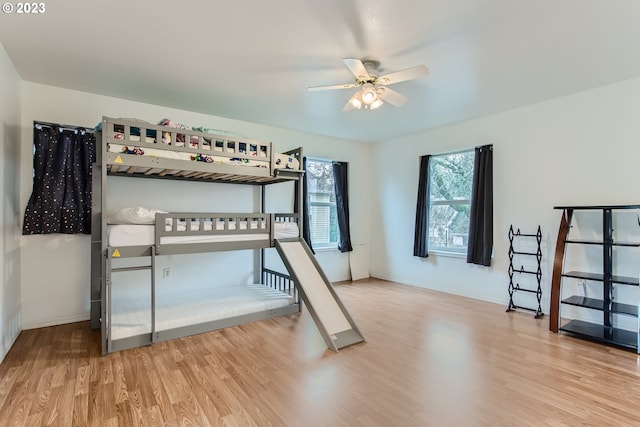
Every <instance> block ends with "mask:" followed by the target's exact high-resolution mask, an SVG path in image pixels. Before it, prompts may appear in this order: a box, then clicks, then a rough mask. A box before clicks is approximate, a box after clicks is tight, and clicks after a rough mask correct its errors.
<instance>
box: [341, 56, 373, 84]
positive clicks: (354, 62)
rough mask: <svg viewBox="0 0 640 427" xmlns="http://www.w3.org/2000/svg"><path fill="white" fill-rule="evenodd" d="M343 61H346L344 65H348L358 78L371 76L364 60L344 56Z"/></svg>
mask: <svg viewBox="0 0 640 427" xmlns="http://www.w3.org/2000/svg"><path fill="white" fill-rule="evenodd" d="M342 62H344V65H346V66H347V67H348V68H349V69H350V70H351V72H352V73H353V75H354V76H356V79H359V78H361V77H362V78H363V79H365V80H366V79H369V78H370V76H369V72H368V71H367V69H366V68H365V66H364V64H363V63H362V61H360V60H359V59H356V58H344V59H343V60H342Z"/></svg>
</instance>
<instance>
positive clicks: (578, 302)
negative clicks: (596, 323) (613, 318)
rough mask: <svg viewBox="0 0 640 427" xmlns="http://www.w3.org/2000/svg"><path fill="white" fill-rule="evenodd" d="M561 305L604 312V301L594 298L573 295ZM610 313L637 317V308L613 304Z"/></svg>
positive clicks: (617, 303) (629, 305)
mask: <svg viewBox="0 0 640 427" xmlns="http://www.w3.org/2000/svg"><path fill="white" fill-rule="evenodd" d="M562 303H563V304H569V305H574V306H576V307H585V308H590V309H593V310H600V311H603V310H604V301H603V300H601V299H596V298H587V297H581V296H578V295H574V296H571V297H569V298H566V299H564V300H562ZM611 312H612V313H617V314H628V315H630V316H635V317H638V306H636V305H631V304H622V303H619V302H614V303H613V304H612V307H611Z"/></svg>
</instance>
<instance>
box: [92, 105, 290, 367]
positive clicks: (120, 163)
mask: <svg viewBox="0 0 640 427" xmlns="http://www.w3.org/2000/svg"><path fill="white" fill-rule="evenodd" d="M116 127H117V129H118V131H117V132H116V131H115V129H116ZM116 133H117V134H118V135H117V137H116ZM136 133H137V134H138V135H139V138H132V136H134V134H136ZM149 133H150V134H152V135H155V137H154V138H152V139H153V141H147V138H146V136H147V135H148V134H149ZM163 134H164V135H170V139H171V141H177V140H178V136H179V135H180V137H181V138H182V139H183V141H185V144H184V147H178V146H175V145H166V144H162V143H159V141H161V138H162V136H163ZM138 139H139V140H138ZM195 140H197V141H198V142H197V147H192V146H191V144H190V142H191V141H195ZM96 143H97V144H98V147H97V150H96V154H97V155H96V163H95V164H94V169H93V182H92V187H93V196H92V198H93V201H92V238H91V326H92V327H93V328H94V329H101V346H102V353H103V354H106V353H110V352H113V351H119V350H124V349H127V348H133V347H138V346H141V345H146V344H151V343H154V342H159V341H165V340H169V339H174V338H178V337H183V336H187V335H193V334H197V333H203V332H207V331H211V330H215V329H221V328H226V327H230V326H236V325H240V324H243V323H247V322H252V321H257V320H263V319H268V318H271V317H276V316H281V315H285V314H292V313H295V312H299V311H300V310H301V304H300V295H299V292H298V288H297V286H296V285H295V282H294V279H293V278H292V277H291V276H289V275H288V274H283V273H281V272H278V271H274V270H271V269H268V268H266V267H265V265H264V249H265V248H269V247H273V246H274V226H273V224H274V221H296V220H297V218H298V214H297V213H287V214H266V213H264V210H265V186H266V185H268V184H273V183H278V182H294V183H295V190H294V191H295V192H296V193H297V206H296V208H295V209H296V212H301V211H302V185H301V184H302V183H301V178H302V176H303V172H302V171H301V170H292V169H279V168H277V164H276V156H275V152H274V150H273V144H272V143H263V142H258V141H254V140H247V139H241V140H238V139H233V138H229V137H228V136H222V135H214V134H209V133H203V132H197V131H191V130H188V129H177V128H170V127H165V126H158V125H150V124H145V123H140V122H138V121H135V120H128V119H113V118H108V117H103V120H102V129H101V130H100V132H98V133H97V135H96ZM206 143H208V144H209V150H210V152H207V154H212V155H216V156H223V157H229V158H231V157H233V158H240V159H247V160H253V161H256V160H257V161H262V162H264V163H265V164H266V165H267V166H268V167H250V166H243V165H229V164H219V163H206V162H196V161H190V160H179V159H173V158H163V157H148V156H140V155H136V154H124V153H113V152H109V150H108V147H109V144H118V145H123V144H124V145H128V146H136V147H143V149H144V147H150V148H152V149H154V150H166V151H171V152H176V151H177V152H186V153H201V152H203V146H204V145H205V144H206ZM214 144H217V145H219V146H221V147H222V148H223V151H220V152H219V151H214ZM240 144H245V147H247V146H249V145H251V146H253V148H256V146H257V150H258V153H257V154H258V155H259V154H265V156H264V157H263V158H260V157H259V158H257V159H256V156H255V155H251V152H249V151H245V152H244V153H240V152H238V149H239V148H240ZM228 147H234V148H235V150H234V152H227V150H226V149H227V148H228ZM284 154H287V155H289V156H292V157H294V158H296V159H297V160H298V162H299V164H300V165H302V148H298V149H295V150H291V151H289V152H286V153H284ZM108 175H111V176H127V177H146V178H164V179H182V180H196V181H210V182H224V183H235V184H249V185H259V186H260V187H261V193H260V205H261V206H260V210H261V212H260V213H241V214H233V213H223V214H213V213H168V214H158V215H156V227H155V230H156V233H155V244H154V245H145V246H122V247H117V248H111V247H109V245H108V241H107V219H106V217H107V215H106V212H107V210H106V208H107V200H106V190H107V176H108ZM216 218H224V224H225V225H224V227H223V228H222V230H217V229H216V227H213V230H211V229H209V230H208V231H205V230H204V227H203V226H202V225H200V226H199V227H197V229H191V225H190V224H191V220H197V221H198V223H199V224H203V223H204V220H212V219H213V220H215V219H216ZM230 218H233V219H235V222H236V224H239V223H240V222H241V221H251V220H258V221H263V222H264V224H266V227H264V228H262V229H260V230H243V229H240V227H235V229H233V230H231V229H230V227H229V226H228V220H229V219H230ZM167 219H171V221H172V223H173V224H174V226H173V227H172V228H171V229H169V230H167V228H166V226H165V224H166V220H167ZM179 220H182V221H184V222H185V223H186V224H187V225H186V229H185V230H180V231H178V230H177V228H176V227H175V224H177V223H178V221H179ZM297 222H298V227H299V233H300V235H303V233H302V227H303V222H302V221H297ZM203 233H204V234H232V235H235V234H243V233H252V234H266V236H265V237H266V238H265V239H259V240H244V241H243V240H240V241H226V242H210V243H195V244H162V242H161V241H162V237H164V236H171V235H176V234H180V235H185V234H189V235H200V234H203ZM239 249H260V251H259V252H260V256H259V257H258V261H257V262H256V263H255V264H256V265H254V279H255V281H256V283H262V284H263V285H265V286H267V287H269V288H272V289H276V290H280V291H282V292H284V293H288V294H289V295H291V296H292V297H293V298H294V302H293V304H291V305H289V306H285V307H281V308H277V309H271V310H265V311H262V312H258V313H252V314H245V315H240V316H237V317H232V318H227V319H221V320H215V321H210V322H206V323H200V324H194V325H189V326H184V327H177V328H174V329H170V330H163V331H156V330H155V323H156V322H155V289H156V284H155V257H156V256H157V255H171V254H187V253H202V252H214V251H228V250H239ZM114 255H115V257H116V258H134V257H135V258H139V257H148V258H149V263H148V264H145V265H140V266H134V267H120V268H114V267H113V264H112V261H113V258H114ZM131 270H149V271H150V274H151V278H150V279H151V331H150V333H145V334H142V335H136V336H133V337H127V338H120V339H117V340H112V339H111V336H110V333H111V328H110V326H111V325H110V312H109V310H110V306H111V274H112V273H113V272H115V271H131Z"/></svg>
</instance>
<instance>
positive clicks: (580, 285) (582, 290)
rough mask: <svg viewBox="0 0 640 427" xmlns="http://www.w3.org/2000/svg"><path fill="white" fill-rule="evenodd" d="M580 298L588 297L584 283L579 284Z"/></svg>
mask: <svg viewBox="0 0 640 427" xmlns="http://www.w3.org/2000/svg"><path fill="white" fill-rule="evenodd" d="M578 296H581V297H584V296H587V292H586V289H585V284H584V282H579V283H578Z"/></svg>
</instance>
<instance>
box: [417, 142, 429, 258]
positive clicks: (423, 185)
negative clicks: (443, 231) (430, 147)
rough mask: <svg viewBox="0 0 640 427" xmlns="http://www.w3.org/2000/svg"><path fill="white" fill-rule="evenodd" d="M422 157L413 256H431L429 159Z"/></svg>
mask: <svg viewBox="0 0 640 427" xmlns="http://www.w3.org/2000/svg"><path fill="white" fill-rule="evenodd" d="M430 158H431V156H429V155H427V156H421V157H420V177H419V178H418V202H417V204H416V226H415V232H414V237H413V256H417V257H421V258H427V257H428V256H429V159H430Z"/></svg>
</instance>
